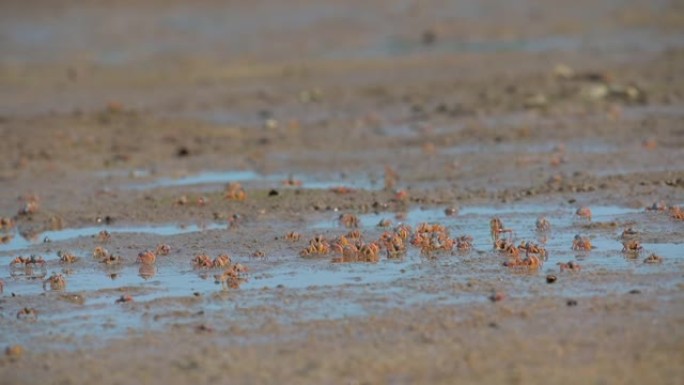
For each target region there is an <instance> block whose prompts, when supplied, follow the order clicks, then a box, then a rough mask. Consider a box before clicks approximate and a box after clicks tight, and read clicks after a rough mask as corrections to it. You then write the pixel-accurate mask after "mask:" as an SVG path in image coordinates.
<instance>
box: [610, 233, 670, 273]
mask: <svg viewBox="0 0 684 385" xmlns="http://www.w3.org/2000/svg"><path fill="white" fill-rule="evenodd" d="M638 235H639V232H638V231H636V230H635V229H633V228H632V227H628V228H626V229H625V230H624V231H623V232H622V235H621V236H620V238H621V239H622V252H623V253H624V254H625V255H627V256H628V257H630V258H637V257H638V256H639V254H641V252H642V251H643V249H644V248H643V246H641V243H639V241H638V240H637V238H638ZM662 261H663V257H661V256H659V255H657V254H655V253H651V254H650V255H649V256H648V257H646V258H645V259H644V263H648V264H653V263H661V262H662Z"/></svg>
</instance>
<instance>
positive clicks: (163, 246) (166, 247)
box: [155, 243, 171, 255]
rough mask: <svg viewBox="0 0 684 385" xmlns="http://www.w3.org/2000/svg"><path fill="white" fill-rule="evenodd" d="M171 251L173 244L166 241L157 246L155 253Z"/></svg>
mask: <svg viewBox="0 0 684 385" xmlns="http://www.w3.org/2000/svg"><path fill="white" fill-rule="evenodd" d="M170 252H171V246H169V245H167V244H165V243H160V244H158V245H157V248H156V249H155V254H157V255H169V253H170Z"/></svg>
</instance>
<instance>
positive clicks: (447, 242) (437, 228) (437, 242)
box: [411, 223, 473, 254]
mask: <svg viewBox="0 0 684 385" xmlns="http://www.w3.org/2000/svg"><path fill="white" fill-rule="evenodd" d="M411 244H412V245H413V246H416V247H419V248H420V250H421V252H423V253H424V254H430V253H432V252H436V251H452V250H453V249H454V248H456V250H458V251H469V250H470V249H472V244H473V238H472V237H471V236H469V235H464V236H461V237H458V238H451V236H450V235H449V230H448V229H447V228H446V227H445V226H444V225H440V224H436V223H435V224H430V223H421V224H420V225H419V226H418V227H417V228H416V231H415V233H414V234H413V236H412V237H411Z"/></svg>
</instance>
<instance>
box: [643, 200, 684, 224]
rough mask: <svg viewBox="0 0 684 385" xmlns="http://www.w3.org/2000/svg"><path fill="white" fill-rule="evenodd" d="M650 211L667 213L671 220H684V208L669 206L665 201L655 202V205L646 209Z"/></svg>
mask: <svg viewBox="0 0 684 385" xmlns="http://www.w3.org/2000/svg"><path fill="white" fill-rule="evenodd" d="M646 210H648V211H661V212H667V213H668V214H669V215H670V218H672V219H676V220H678V221H682V220H684V208H682V207H681V206H668V205H667V203H665V202H664V201H657V202H653V204H652V205H651V206H649V207H647V208H646Z"/></svg>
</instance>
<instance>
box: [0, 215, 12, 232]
mask: <svg viewBox="0 0 684 385" xmlns="http://www.w3.org/2000/svg"><path fill="white" fill-rule="evenodd" d="M13 227H14V219H12V218H5V217H0V231H7V230H9V229H11V228H13Z"/></svg>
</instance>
